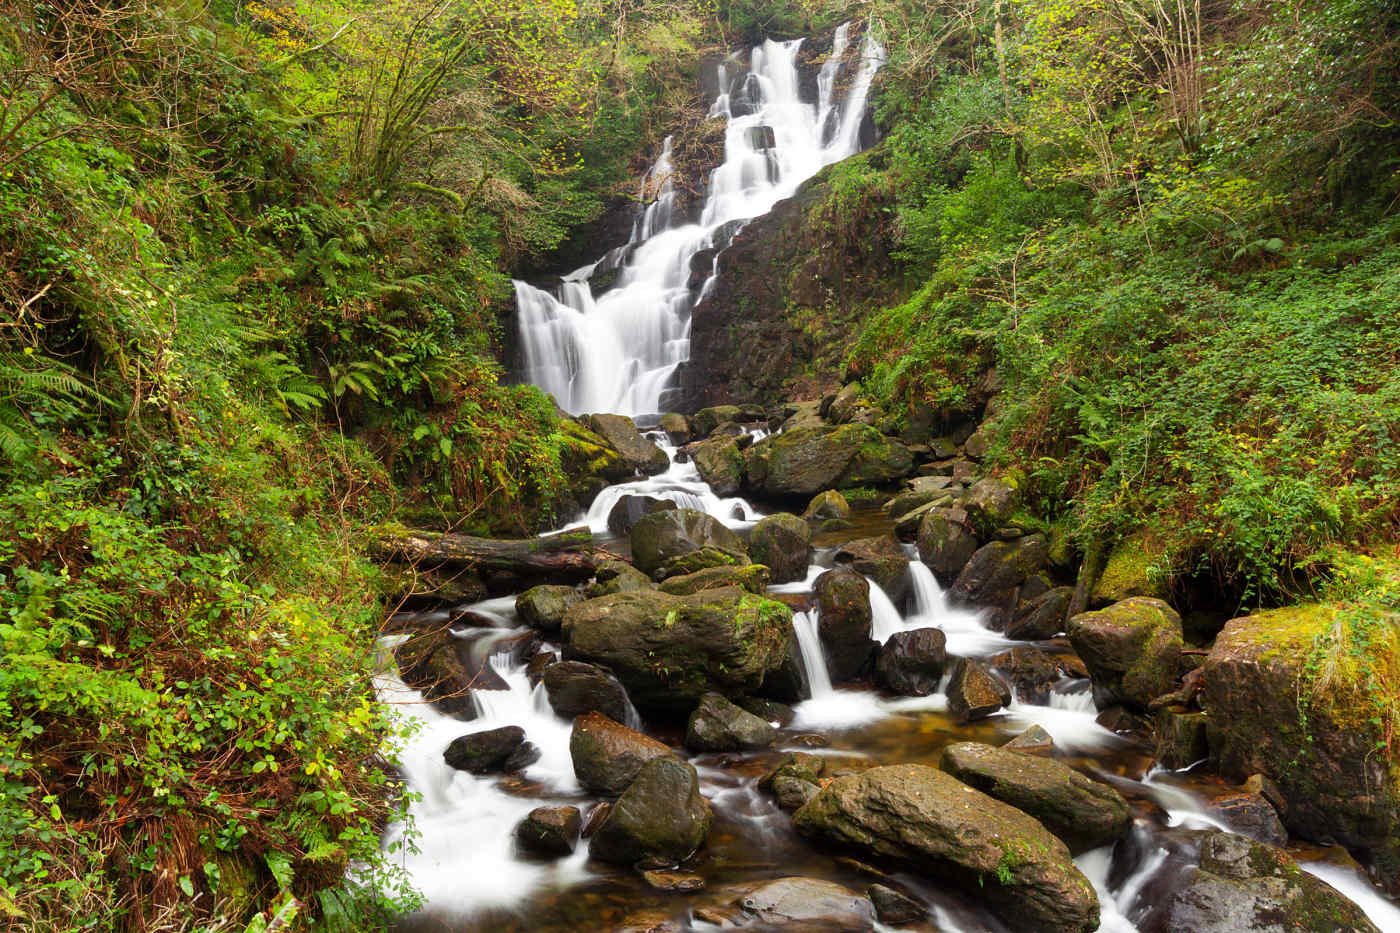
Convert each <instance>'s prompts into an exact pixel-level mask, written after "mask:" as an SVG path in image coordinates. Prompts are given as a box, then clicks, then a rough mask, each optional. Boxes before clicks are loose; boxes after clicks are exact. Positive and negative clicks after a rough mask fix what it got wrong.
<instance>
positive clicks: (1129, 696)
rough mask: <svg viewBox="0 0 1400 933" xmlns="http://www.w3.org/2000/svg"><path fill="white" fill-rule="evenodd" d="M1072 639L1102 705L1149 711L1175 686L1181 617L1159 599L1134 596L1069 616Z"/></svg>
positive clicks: (1179, 660) (1179, 647)
mask: <svg viewBox="0 0 1400 933" xmlns="http://www.w3.org/2000/svg"><path fill="white" fill-rule="evenodd" d="M1068 629H1069V641H1070V644H1071V645H1073V646H1074V650H1075V652H1076V653H1077V654H1078V655H1079V657H1080V658H1081V659H1083V661H1084V665H1085V666H1086V667H1087V668H1088V669H1089V677H1090V678H1091V679H1092V680H1093V682H1094V695H1095V699H1096V700H1098V701H1099V706H1100V707H1104V706H1108V705H1109V704H1111V703H1122V704H1124V705H1126V706H1129V707H1131V708H1133V709H1137V710H1145V709H1146V708H1147V706H1148V704H1149V703H1151V702H1152V701H1153V700H1155V699H1156V698H1157V697H1159V696H1161V695H1162V694H1164V693H1167V692H1168V691H1170V690H1171V689H1172V687H1173V686H1175V685H1176V682H1177V674H1178V665H1179V664H1180V662H1181V649H1182V635H1181V616H1179V615H1177V614H1176V611H1175V610H1173V609H1172V607H1170V606H1168V605H1167V604H1166V603H1164V602H1162V601H1161V600H1160V599H1148V598H1146V597H1143V596H1135V597H1133V598H1131V599H1125V600H1123V601H1122V602H1117V603H1114V604H1113V605H1112V606H1109V607H1108V608H1106V609H1100V610H1098V611H1097V612H1084V613H1080V614H1079V615H1077V616H1074V617H1073V618H1072V619H1070V620H1069V626H1068Z"/></svg>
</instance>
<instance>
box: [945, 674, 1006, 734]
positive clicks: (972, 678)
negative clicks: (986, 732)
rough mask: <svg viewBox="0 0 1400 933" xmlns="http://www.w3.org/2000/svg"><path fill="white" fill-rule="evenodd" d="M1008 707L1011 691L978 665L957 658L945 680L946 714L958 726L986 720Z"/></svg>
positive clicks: (1002, 682)
mask: <svg viewBox="0 0 1400 933" xmlns="http://www.w3.org/2000/svg"><path fill="white" fill-rule="evenodd" d="M1010 703H1011V688H1010V687H1008V686H1007V685H1006V683H1005V682H1004V681H1002V679H1001V678H1000V677H998V676H996V675H995V674H993V673H992V672H991V671H989V670H987V667H986V665H984V664H982V662H980V661H969V660H968V659H967V658H959V659H958V660H957V662H956V663H954V664H953V673H952V675H951V676H950V677H949V679H948V712H950V713H952V714H953V716H954V717H955V718H956V719H957V720H958V721H959V722H964V723H966V722H973V721H975V720H978V719H986V718H987V717H988V716H990V715H992V714H993V713H995V712H996V711H997V710H999V709H1001V708H1002V707H1004V706H1007V705H1009V704H1010Z"/></svg>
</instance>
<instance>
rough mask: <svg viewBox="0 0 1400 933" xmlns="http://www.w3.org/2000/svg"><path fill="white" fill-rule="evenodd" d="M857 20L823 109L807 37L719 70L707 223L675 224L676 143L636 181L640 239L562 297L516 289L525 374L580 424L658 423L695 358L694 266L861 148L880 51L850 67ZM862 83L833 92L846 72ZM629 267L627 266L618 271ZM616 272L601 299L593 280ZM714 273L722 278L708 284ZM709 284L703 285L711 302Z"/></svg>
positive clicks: (869, 43)
mask: <svg viewBox="0 0 1400 933" xmlns="http://www.w3.org/2000/svg"><path fill="white" fill-rule="evenodd" d="M849 31H850V26H849V24H846V25H843V26H841V27H840V28H839V29H838V30H837V31H836V35H835V36H834V37H833V46H832V53H831V55H830V56H829V58H828V59H827V61H826V63H825V64H824V65H823V66H822V69H821V72H820V74H819V75H818V80H817V85H818V100H817V102H816V103H815V104H811V103H807V102H804V101H803V100H802V99H801V96H800V94H799V85H800V82H799V79H798V70H797V54H798V51H799V49H800V48H801V46H802V41H803V40H801V39H797V40H793V41H791V42H774V41H771V40H769V41H766V42H764V43H763V44H762V45H760V46H757V47H755V48H754V49H752V50H751V52H750V54H749V66H748V70H747V71H746V72H744V73H742V74H736V75H734V76H733V77H732V79H731V75H730V74H729V68H730V65H729V64H726V63H723V62H722V63H720V64H719V65H717V66H716V67H717V69H718V72H719V73H718V77H719V82H720V84H719V86H720V91H721V93H720V95H719V97H718V98H717V99H716V101H715V104H714V107H713V108H712V110H711V114H712V115H713V116H716V117H720V118H723V119H724V120H725V121H726V128H725V137H724V161H723V162H722V163H721V164H720V165H719V166H718V167H717V168H715V170H714V171H713V172H712V173H711V175H710V178H709V183H708V186H707V188H706V194H705V200H704V203H703V205H702V207H701V209H700V212H699V221H698V222H691V221H688V220H687V219H686V218H684V217H682V216H679V214H680V212H679V211H678V210H677V204H676V200H677V194H676V189H675V185H674V175H675V170H674V165H673V158H674V150H673V145H674V144H673V141H672V139H671V138H670V137H667V138H666V140H665V141H664V142H663V143H662V147H661V153H660V155H658V156H657V158H656V161H655V163H654V164H653V165H652V166H651V168H650V169H648V171H647V172H646V174H645V176H643V178H642V181H641V186H640V190H641V198H642V201H643V202H644V203H647V207H646V209H645V211H644V212H643V213H642V216H641V217H639V218H638V220H637V221H636V223H635V224H634V226H633V230H632V239H631V242H630V243H628V244H627V246H626V247H625V248H622V249H614V250H613V251H612V252H610V253H608V255H607V256H605V257H604V258H603V259H601V260H599V261H598V262H596V263H594V264H593V265H591V266H585V267H584V268H582V269H579V270H576V271H575V272H573V273H571V274H570V275H568V276H566V277H565V278H564V279H563V280H561V281H560V283H559V285H558V287H557V288H556V289H555V291H554V292H552V293H551V292H549V291H545V290H543V289H539V288H536V287H534V286H531V285H527V284H525V283H524V282H516V283H515V304H516V320H517V323H518V330H519V333H520V343H521V347H522V350H523V353H524V363H525V377H526V379H527V380H528V381H530V382H532V383H534V384H535V385H537V386H539V387H540V388H541V389H543V390H544V391H546V392H548V393H550V394H552V395H553V396H554V398H555V400H556V401H557V402H558V403H559V405H560V406H561V407H562V408H564V409H565V410H566V411H569V412H572V413H574V414H580V413H583V412H599V411H609V412H618V413H622V414H629V415H646V414H654V413H656V412H658V411H660V410H661V408H662V398H663V395H664V393H665V392H666V390H667V389H668V388H669V387H670V386H671V383H672V377H673V376H674V374H675V371H676V368H677V367H678V366H679V365H680V364H681V363H683V362H684V361H685V360H686V359H687V358H688V357H689V355H690V311H691V308H692V307H693V295H692V292H691V288H690V282H691V260H692V259H693V258H694V257H695V254H696V253H699V252H700V251H701V250H705V249H712V248H720V249H722V248H723V247H725V246H727V245H728V243H729V240H730V239H731V238H732V237H733V235H734V233H735V232H736V231H737V229H738V228H739V227H740V226H742V224H743V222H744V221H747V220H751V219H752V218H754V217H758V216H761V215H762V214H766V213H767V212H768V211H769V210H770V209H771V208H772V207H773V205H774V204H776V203H777V202H778V201H780V200H782V199H783V198H787V197H791V196H792V195H793V193H794V192H796V190H797V187H798V185H800V184H801V183H802V182H804V181H806V180H807V179H808V178H811V177H812V176H813V175H815V174H816V173H817V172H818V171H820V170H821V169H822V168H824V167H825V166H827V165H830V164H832V163H833V162H839V161H840V160H842V159H844V158H846V157H848V156H851V155H854V154H855V153H856V152H857V151H859V148H860V126H861V122H862V121H863V120H864V118H865V112H866V103H867V99H868V97H869V93H870V86H871V82H872V81H873V80H874V78H875V74H876V72H877V71H879V69H880V67H881V65H883V64H884V60H885V51H884V49H883V48H881V46H880V44H879V43H878V42H876V41H875V40H874V38H872V37H871V36H870V35H868V34H867V35H866V36H865V38H864V39H863V40H862V43H861V48H860V53H859V59H858V61H857V62H856V63H855V64H854V66H851V65H850V64H849V63H848V62H847V61H846V58H847V56H846V54H845V53H846V49H847V47H848V45H849V38H848V35H849ZM843 69H844V70H850V71H852V72H853V74H852V75H851V76H850V77H849V80H848V81H847V82H846V83H845V93H844V94H842V93H841V91H842V85H841V83H840V82H838V78H839V77H840V76H841V72H842V71H843ZM619 264H620V267H619ZM613 270H617V278H616V281H615V282H614V283H613V284H612V286H611V287H610V288H608V289H607V290H605V291H602V292H601V293H600V294H597V295H594V294H593V291H592V287H591V285H590V278H591V277H592V276H594V275H596V274H597V273H598V272H600V271H608V272H611V271H613ZM711 277H713V273H712V274H711ZM708 288H709V281H708V280H707V281H706V283H705V285H704V286H702V288H701V293H702V294H703V293H704V292H705V291H707V290H708Z"/></svg>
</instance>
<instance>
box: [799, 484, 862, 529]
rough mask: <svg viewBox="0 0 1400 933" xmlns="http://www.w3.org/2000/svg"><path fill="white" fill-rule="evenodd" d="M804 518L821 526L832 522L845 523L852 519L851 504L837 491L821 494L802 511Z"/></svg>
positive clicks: (814, 497)
mask: <svg viewBox="0 0 1400 933" xmlns="http://www.w3.org/2000/svg"><path fill="white" fill-rule="evenodd" d="M802 517H803V518H805V519H806V520H807V521H809V522H814V523H816V524H821V523H824V522H831V521H842V522H843V521H845V520H846V519H848V518H850V517H851V504H850V503H849V502H847V501H846V497H845V496H843V495H841V493H839V492H837V491H836V490H835V489H828V490H827V491H826V492H819V493H817V494H816V495H815V496H813V497H812V499H811V501H810V502H808V503H807V508H805V509H803V510H802Z"/></svg>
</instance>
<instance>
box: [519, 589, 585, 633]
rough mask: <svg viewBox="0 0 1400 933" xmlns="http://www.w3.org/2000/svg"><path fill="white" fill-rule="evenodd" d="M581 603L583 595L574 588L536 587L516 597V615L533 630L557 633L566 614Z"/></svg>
mask: <svg viewBox="0 0 1400 933" xmlns="http://www.w3.org/2000/svg"><path fill="white" fill-rule="evenodd" d="M581 602H583V594H582V593H580V592H579V591H578V590H576V589H574V588H573V587H572V586H535V587H531V588H530V589H528V590H526V591H525V592H523V593H521V594H520V595H519V596H517V597H515V614H516V615H518V616H519V617H520V621H521V622H524V623H525V624H526V625H528V626H530V627H531V628H533V629H539V630H540V631H541V632H557V631H559V626H560V625H561V624H563V622H564V613H565V612H567V611H568V609H569V607H570V606H572V605H574V604H575V603H581Z"/></svg>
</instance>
